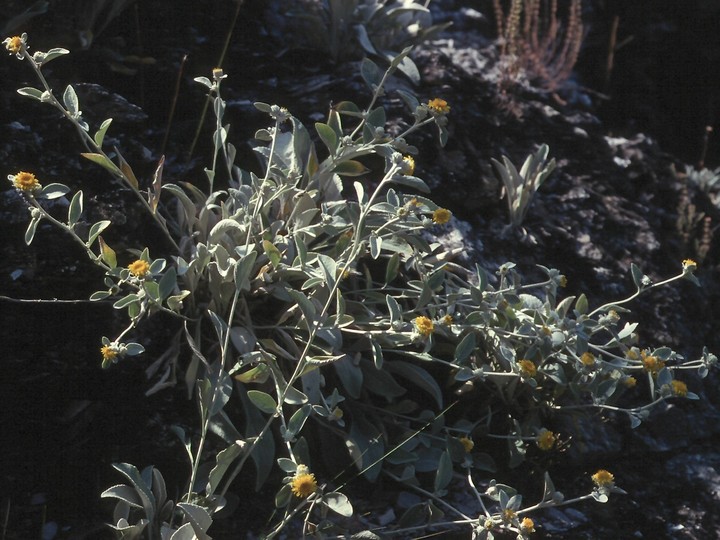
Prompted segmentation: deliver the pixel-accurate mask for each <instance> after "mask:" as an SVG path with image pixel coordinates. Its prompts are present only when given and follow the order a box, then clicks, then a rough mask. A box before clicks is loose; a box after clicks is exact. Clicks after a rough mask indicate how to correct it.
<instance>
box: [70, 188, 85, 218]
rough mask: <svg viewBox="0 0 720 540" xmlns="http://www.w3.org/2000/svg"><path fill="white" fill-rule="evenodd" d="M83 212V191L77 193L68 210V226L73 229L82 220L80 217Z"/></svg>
mask: <svg viewBox="0 0 720 540" xmlns="http://www.w3.org/2000/svg"><path fill="white" fill-rule="evenodd" d="M82 211H83V192H82V190H80V191H78V192H77V193H75V195H74V196H73V198H72V200H71V201H70V207H69V208H68V225H69V226H70V227H72V226H73V225H75V224H76V223H77V222H78V220H79V219H80V215H81V214H82Z"/></svg>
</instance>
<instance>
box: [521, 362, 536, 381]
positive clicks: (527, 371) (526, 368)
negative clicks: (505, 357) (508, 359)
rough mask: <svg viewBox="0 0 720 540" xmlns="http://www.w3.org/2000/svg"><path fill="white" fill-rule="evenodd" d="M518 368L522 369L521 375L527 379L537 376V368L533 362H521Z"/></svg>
mask: <svg viewBox="0 0 720 540" xmlns="http://www.w3.org/2000/svg"><path fill="white" fill-rule="evenodd" d="M518 366H519V367H520V374H521V375H523V376H525V377H530V378H532V377H534V376H535V375H536V374H537V367H535V364H534V363H533V361H532V360H520V361H519V362H518Z"/></svg>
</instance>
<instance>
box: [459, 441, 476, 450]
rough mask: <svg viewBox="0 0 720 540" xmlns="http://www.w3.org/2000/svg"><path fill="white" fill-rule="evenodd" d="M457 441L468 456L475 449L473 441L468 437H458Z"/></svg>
mask: <svg viewBox="0 0 720 540" xmlns="http://www.w3.org/2000/svg"><path fill="white" fill-rule="evenodd" d="M459 441H460V444H462V445H463V448H464V449H465V452H467V453H468V454H469V453H470V452H471V451H472V449H473V448H474V447H475V443H474V442H473V440H472V439H471V438H470V437H460V439H459Z"/></svg>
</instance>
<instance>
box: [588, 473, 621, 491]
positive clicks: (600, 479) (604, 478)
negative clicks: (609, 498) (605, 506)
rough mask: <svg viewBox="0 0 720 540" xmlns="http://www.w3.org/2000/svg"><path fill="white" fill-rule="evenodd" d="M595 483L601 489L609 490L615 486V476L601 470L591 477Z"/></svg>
mask: <svg viewBox="0 0 720 540" xmlns="http://www.w3.org/2000/svg"><path fill="white" fill-rule="evenodd" d="M591 478H592V481H593V483H594V484H595V485H596V486H597V487H599V488H608V487H612V486H613V485H615V476H613V474H612V473H611V472H608V471H606V470H605V469H600V470H599V471H598V472H596V473H595V474H593V475H592V476H591Z"/></svg>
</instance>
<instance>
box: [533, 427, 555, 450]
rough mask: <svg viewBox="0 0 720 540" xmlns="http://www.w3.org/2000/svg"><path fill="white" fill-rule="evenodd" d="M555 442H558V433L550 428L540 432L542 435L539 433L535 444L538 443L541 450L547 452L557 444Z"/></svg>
mask: <svg viewBox="0 0 720 540" xmlns="http://www.w3.org/2000/svg"><path fill="white" fill-rule="evenodd" d="M555 442H557V435H555V434H554V433H553V432H552V431H550V430H547V429H543V430H542V431H541V432H540V435H538V437H537V440H536V441H535V444H537V445H538V448H539V449H540V450H544V451H545V452H547V451H548V450H552V447H553V446H555Z"/></svg>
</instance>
